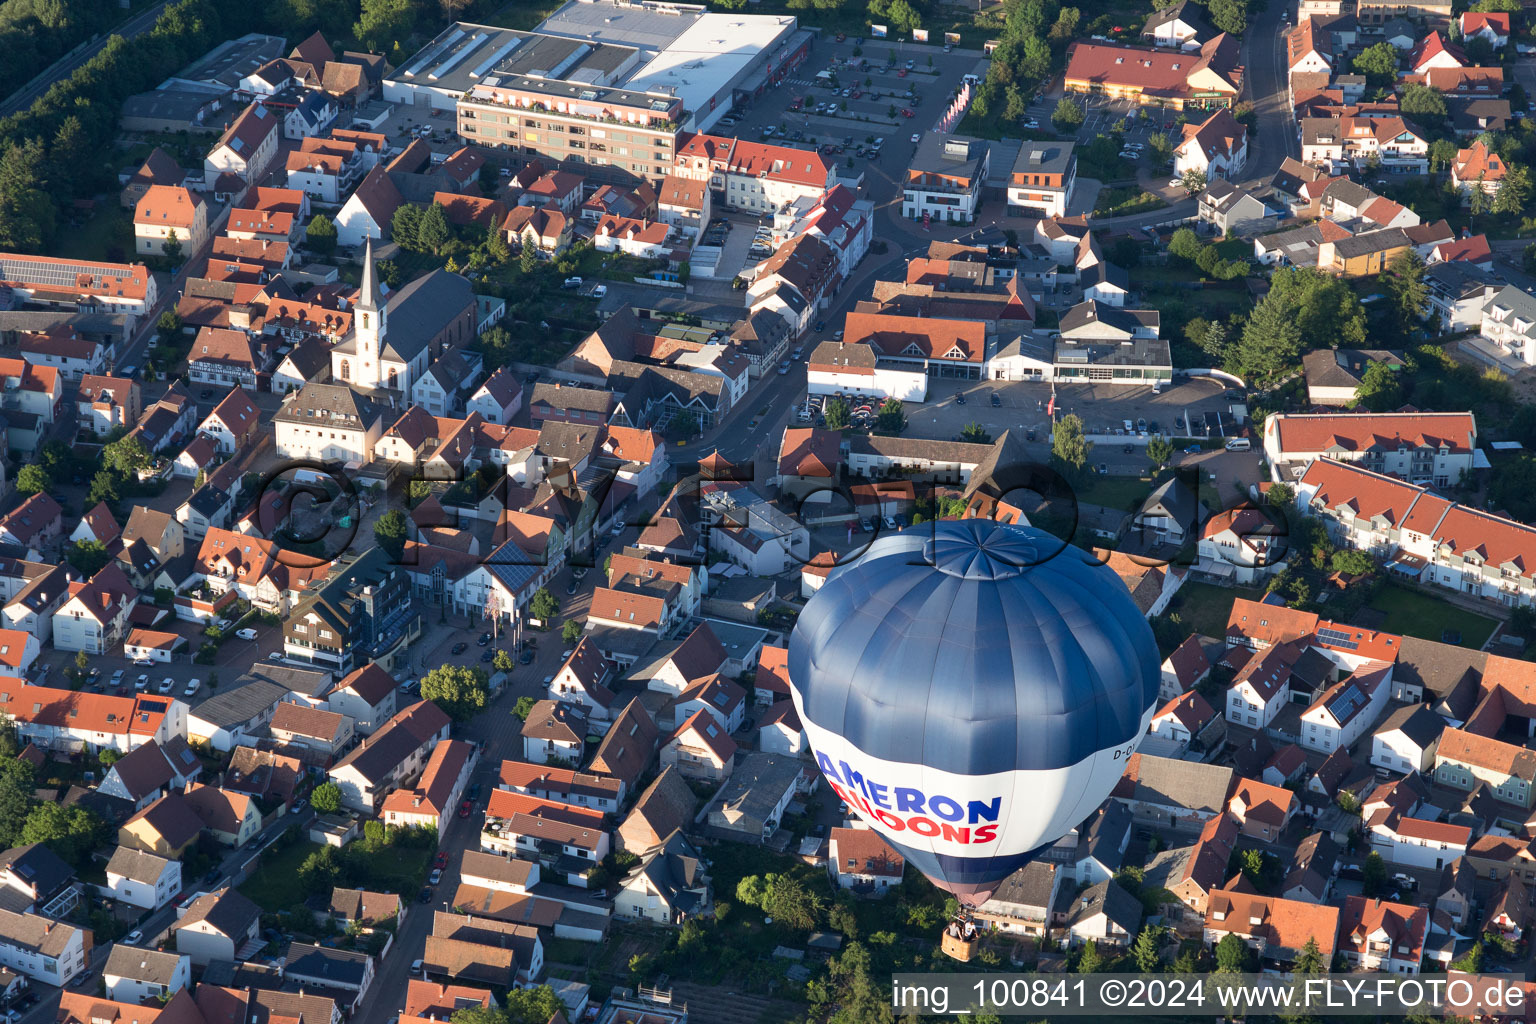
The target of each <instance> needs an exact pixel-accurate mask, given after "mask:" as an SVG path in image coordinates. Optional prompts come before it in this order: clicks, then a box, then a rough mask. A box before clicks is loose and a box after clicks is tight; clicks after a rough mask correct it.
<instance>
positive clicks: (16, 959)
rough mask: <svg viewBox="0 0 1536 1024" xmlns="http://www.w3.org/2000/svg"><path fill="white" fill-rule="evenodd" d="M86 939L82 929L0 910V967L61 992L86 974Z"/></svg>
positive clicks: (32, 915) (33, 916)
mask: <svg viewBox="0 0 1536 1024" xmlns="http://www.w3.org/2000/svg"><path fill="white" fill-rule="evenodd" d="M55 932H57V933H58V934H55ZM85 936H86V932H85V930H84V929H83V928H76V927H74V926H72V925H68V924H65V923H63V922H54V921H50V920H48V919H47V918H44V917H40V916H38V915H36V914H17V913H14V912H12V911H9V910H0V966H3V967H9V968H10V969H11V970H13V971H15V972H16V973H17V974H25V975H26V976H27V977H28V978H31V979H32V980H33V981H40V982H42V983H44V984H46V985H56V986H59V987H61V988H62V987H63V986H65V985H67V984H69V982H70V981H71V980H73V979H74V977H75V976H76V975H77V974H79V973H80V972H81V971H83V970H85V967H86V963H85ZM44 949H46V950H47V952H44V951H43V950H44Z"/></svg>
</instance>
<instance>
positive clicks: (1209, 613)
mask: <svg viewBox="0 0 1536 1024" xmlns="http://www.w3.org/2000/svg"><path fill="white" fill-rule="evenodd" d="M1263 596H1264V592H1263V591H1262V590H1257V589H1254V588H1252V587H1218V586H1215V585H1214V584H1211V583H1185V584H1184V585H1183V586H1182V587H1180V588H1179V593H1178V596H1176V597H1175V598H1174V599H1173V606H1172V607H1171V608H1170V609H1169V611H1170V612H1178V614H1179V619H1180V621H1182V622H1183V623H1184V625H1186V626H1188V627H1189V628H1190V629H1192V630H1194V631H1195V632H1196V633H1200V634H1203V635H1205V636H1209V637H1216V638H1218V639H1219V638H1221V637H1224V636H1226V635H1227V617H1228V616H1229V615H1230V614H1231V612H1232V602H1233V601H1235V600H1237V599H1238V598H1240V597H1243V598H1247V599H1248V600H1250V601H1257V600H1258V599H1259V598H1261V597H1263Z"/></svg>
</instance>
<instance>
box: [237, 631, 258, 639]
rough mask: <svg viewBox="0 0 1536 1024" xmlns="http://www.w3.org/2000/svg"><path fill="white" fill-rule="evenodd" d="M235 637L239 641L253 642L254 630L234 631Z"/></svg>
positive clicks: (254, 637)
mask: <svg viewBox="0 0 1536 1024" xmlns="http://www.w3.org/2000/svg"><path fill="white" fill-rule="evenodd" d="M235 636H237V637H239V638H240V639H241V640H255V639H256V631H255V630H254V629H240V630H236V631H235Z"/></svg>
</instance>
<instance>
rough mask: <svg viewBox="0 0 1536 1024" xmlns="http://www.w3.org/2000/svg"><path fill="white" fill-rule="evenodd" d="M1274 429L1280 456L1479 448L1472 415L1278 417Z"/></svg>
mask: <svg viewBox="0 0 1536 1024" xmlns="http://www.w3.org/2000/svg"><path fill="white" fill-rule="evenodd" d="M1272 429H1273V430H1274V431H1275V433H1276V440H1277V442H1278V444H1279V450H1280V451H1282V452H1327V451H1347V452H1365V451H1372V450H1377V449H1380V450H1385V451H1396V450H1397V449H1398V448H1399V447H1407V448H1435V449H1438V448H1441V447H1444V448H1446V449H1447V450H1448V451H1450V452H1452V453H1455V454H1467V453H1469V452H1471V451H1472V449H1473V448H1475V447H1477V422H1476V420H1475V419H1474V418H1473V416H1472V414H1471V413H1470V412H1414V413H1289V414H1283V415H1280V416H1276V417H1275V418H1274V425H1273V427H1272Z"/></svg>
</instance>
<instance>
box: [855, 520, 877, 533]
mask: <svg viewBox="0 0 1536 1024" xmlns="http://www.w3.org/2000/svg"><path fill="white" fill-rule="evenodd" d="M859 529H860V530H862V531H864V532H865V533H874V532H875V524H874V523H871V522H870V521H869V520H868V519H860V520H859Z"/></svg>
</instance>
